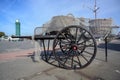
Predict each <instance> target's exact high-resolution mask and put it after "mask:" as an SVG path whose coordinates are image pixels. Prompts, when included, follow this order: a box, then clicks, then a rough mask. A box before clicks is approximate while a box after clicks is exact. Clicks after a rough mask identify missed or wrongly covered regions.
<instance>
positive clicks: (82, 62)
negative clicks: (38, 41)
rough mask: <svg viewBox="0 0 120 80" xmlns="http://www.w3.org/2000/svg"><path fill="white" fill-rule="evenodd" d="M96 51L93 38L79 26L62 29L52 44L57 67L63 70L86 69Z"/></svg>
mask: <svg viewBox="0 0 120 80" xmlns="http://www.w3.org/2000/svg"><path fill="white" fill-rule="evenodd" d="M59 37H62V38H61V39H60V38H59ZM96 51H97V46H96V41H95V39H94V37H93V36H92V34H91V33H90V32H89V31H88V30H86V29H84V28H83V27H81V26H69V27H66V28H64V29H62V30H61V31H60V32H59V33H58V34H57V35H56V38H55V39H54V42H53V54H54V55H55V58H56V60H57V61H58V64H59V67H62V68H65V69H81V68H84V67H87V66H88V65H89V64H90V63H91V62H92V61H93V59H94V58H95V55H96Z"/></svg>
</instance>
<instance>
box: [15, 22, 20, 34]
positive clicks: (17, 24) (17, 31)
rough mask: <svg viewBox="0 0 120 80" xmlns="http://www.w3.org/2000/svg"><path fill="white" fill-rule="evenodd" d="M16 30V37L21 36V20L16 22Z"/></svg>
mask: <svg viewBox="0 0 120 80" xmlns="http://www.w3.org/2000/svg"><path fill="white" fill-rule="evenodd" d="M15 26H16V27H15V28H16V36H20V22H19V20H16V21H15Z"/></svg>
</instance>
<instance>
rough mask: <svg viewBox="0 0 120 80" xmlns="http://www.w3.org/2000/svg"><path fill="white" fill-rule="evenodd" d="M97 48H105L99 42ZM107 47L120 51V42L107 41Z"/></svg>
mask: <svg viewBox="0 0 120 80" xmlns="http://www.w3.org/2000/svg"><path fill="white" fill-rule="evenodd" d="M98 48H103V49H105V44H104V43H102V44H99V45H98ZM108 49H110V50H114V51H120V43H118V44H116V43H108Z"/></svg>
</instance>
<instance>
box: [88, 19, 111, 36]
mask: <svg viewBox="0 0 120 80" xmlns="http://www.w3.org/2000/svg"><path fill="white" fill-rule="evenodd" d="M111 26H113V20H112V19H111V18H109V19H92V20H90V21H89V29H90V31H91V32H92V33H93V34H98V35H105V34H106V33H107V32H109V31H110V30H111Z"/></svg>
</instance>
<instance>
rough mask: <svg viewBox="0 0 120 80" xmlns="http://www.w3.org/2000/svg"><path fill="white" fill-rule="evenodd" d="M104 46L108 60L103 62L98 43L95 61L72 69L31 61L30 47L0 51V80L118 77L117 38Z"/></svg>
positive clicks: (119, 42)
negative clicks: (80, 67) (106, 46)
mask: <svg viewBox="0 0 120 80" xmlns="http://www.w3.org/2000/svg"><path fill="white" fill-rule="evenodd" d="M118 47H119V48H118ZM108 48H109V49H108V62H105V59H104V58H105V57H104V45H103V44H101V45H100V46H99V47H98V52H97V56H96V58H95V60H94V61H93V62H92V63H91V64H90V65H89V66H88V67H86V68H84V69H81V70H75V71H74V70H65V69H61V68H58V67H55V66H52V65H50V64H48V63H46V62H44V61H43V60H41V61H40V62H39V63H38V62H34V61H33V60H32V54H33V52H34V50H33V49H30V48H28V49H24V50H16V51H11V52H10V53H8V52H7V53H6V52H2V53H1V54H0V80H120V62H119V61H120V40H114V41H112V42H111V43H109V45H108ZM6 55H7V56H6Z"/></svg>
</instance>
